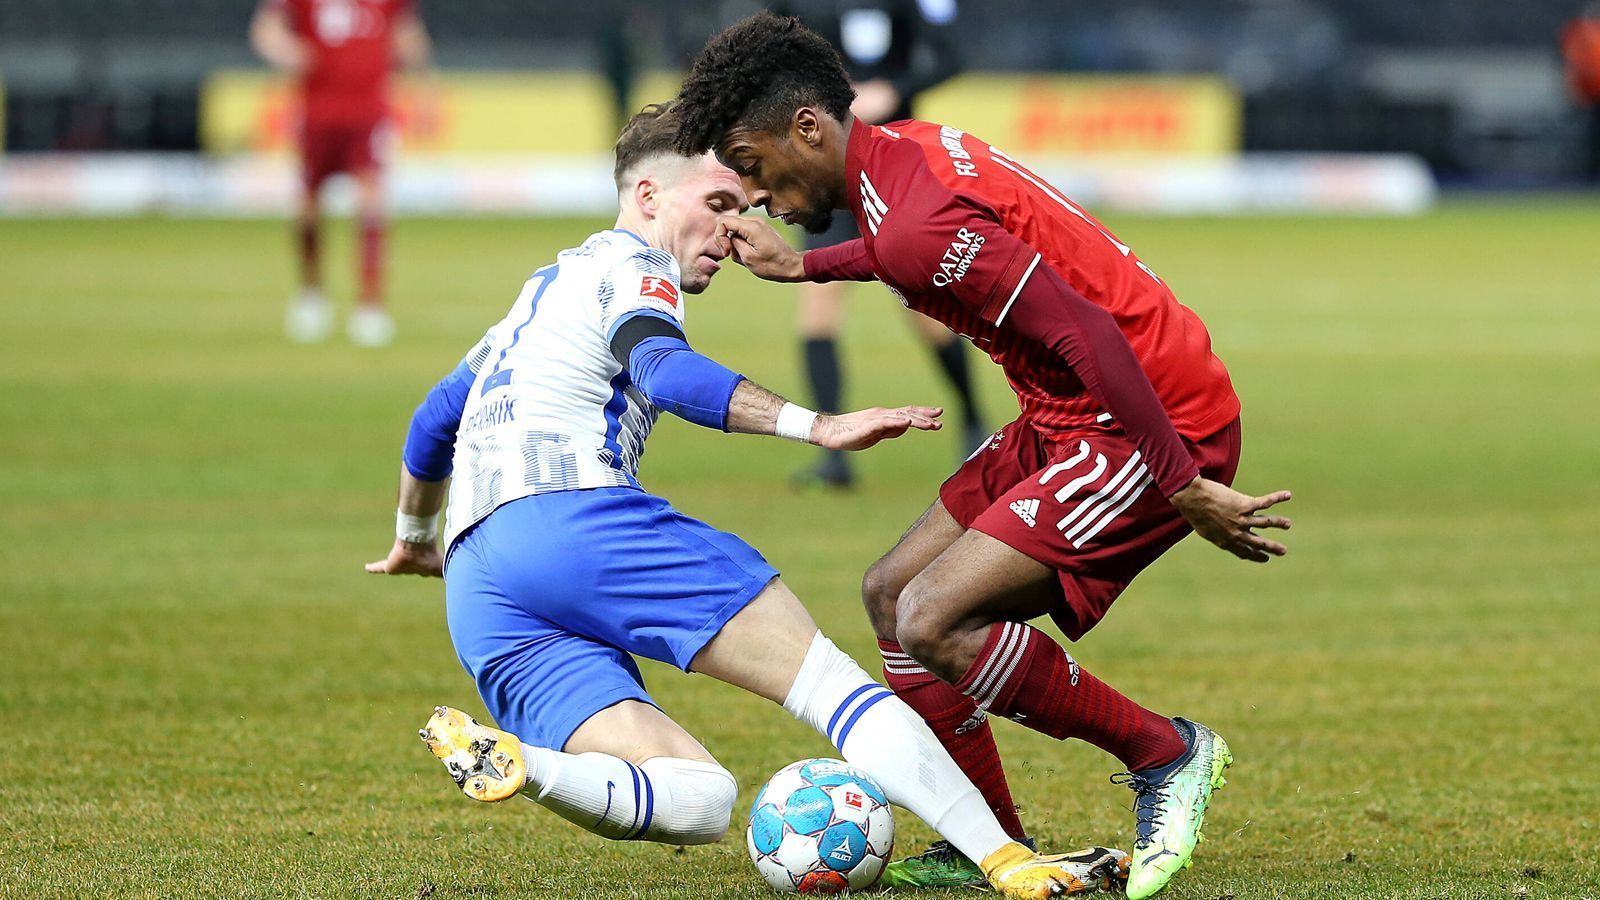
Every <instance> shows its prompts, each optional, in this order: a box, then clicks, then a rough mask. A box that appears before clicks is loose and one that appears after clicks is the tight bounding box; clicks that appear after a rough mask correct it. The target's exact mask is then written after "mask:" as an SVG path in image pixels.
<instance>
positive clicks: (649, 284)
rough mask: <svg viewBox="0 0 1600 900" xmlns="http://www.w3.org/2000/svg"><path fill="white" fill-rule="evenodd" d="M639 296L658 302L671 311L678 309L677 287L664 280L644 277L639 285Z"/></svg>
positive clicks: (650, 276)
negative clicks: (665, 305)
mask: <svg viewBox="0 0 1600 900" xmlns="http://www.w3.org/2000/svg"><path fill="white" fill-rule="evenodd" d="M639 296H640V297H648V298H650V299H652V300H660V301H661V302H663V303H665V304H667V305H668V306H670V307H672V308H673V309H677V308H678V286H677V285H675V284H673V283H672V282H671V281H670V280H668V279H666V278H660V277H657V276H655V275H646V276H644V278H643V280H642V281H641V283H640V285H639Z"/></svg>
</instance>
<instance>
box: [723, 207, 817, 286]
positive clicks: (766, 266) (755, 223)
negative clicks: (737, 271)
mask: <svg viewBox="0 0 1600 900" xmlns="http://www.w3.org/2000/svg"><path fill="white" fill-rule="evenodd" d="M716 240H717V243H718V244H720V245H721V246H722V249H724V250H726V251H728V256H729V257H730V258H732V259H733V261H734V262H736V263H738V264H739V265H741V266H744V267H745V268H746V269H749V270H750V272H751V274H753V275H755V276H756V277H757V278H760V279H762V280H763V281H805V280H806V267H805V264H804V263H802V262H801V261H800V254H799V253H798V252H796V251H795V249H794V248H793V247H791V246H789V242H788V241H786V240H784V239H783V236H782V235H780V234H778V232H777V229H775V228H773V227H772V225H771V223H769V222H764V221H762V220H761V219H748V218H745V217H744V216H738V215H733V214H731V213H730V214H727V215H724V216H720V217H718V219H717V233H716Z"/></svg>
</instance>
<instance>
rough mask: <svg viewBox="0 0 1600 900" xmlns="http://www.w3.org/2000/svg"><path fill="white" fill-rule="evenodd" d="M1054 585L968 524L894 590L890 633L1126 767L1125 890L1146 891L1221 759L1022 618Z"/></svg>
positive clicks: (997, 704)
mask: <svg viewBox="0 0 1600 900" xmlns="http://www.w3.org/2000/svg"><path fill="white" fill-rule="evenodd" d="M1059 590H1060V588H1059V575H1058V574H1057V573H1056V572H1055V570H1053V569H1051V568H1049V567H1048V566H1046V565H1044V564H1043V563H1040V562H1038V561H1037V560H1034V559H1032V558H1030V557H1028V556H1026V555H1025V554H1023V553H1021V552H1019V551H1017V550H1015V549H1013V548H1011V547H1009V546H1007V545H1006V544H1004V543H1002V542H1000V541H999V540H996V539H995V538H993V537H990V536H989V535H986V534H983V533H981V532H977V531H968V532H967V533H966V534H964V535H962V536H961V537H960V538H959V539H957V540H956V541H955V542H954V543H953V544H951V545H950V547H949V548H948V549H947V550H945V551H944V552H943V553H941V554H940V555H939V557H938V558H937V559H936V560H934V561H933V563H932V564H931V565H929V566H928V567H927V569H925V570H924V571H923V572H922V573H921V574H919V575H918V576H917V577H916V578H913V579H912V580H911V582H910V583H909V584H908V585H907V586H906V588H905V589H904V590H903V591H902V592H901V594H900V603H899V606H898V610H897V612H898V619H899V621H898V631H897V633H898V635H899V638H900V643H901V644H902V646H904V647H905V648H906V650H907V652H909V653H910V654H911V655H912V657H914V658H915V659H916V660H918V661H919V662H921V663H922V664H923V665H925V666H926V667H927V668H928V669H929V670H930V671H932V672H934V673H935V674H937V675H938V676H939V677H941V678H943V679H945V680H946V681H949V682H950V683H952V684H954V685H955V686H956V687H957V688H958V689H960V690H961V691H962V692H963V693H965V694H967V695H968V696H970V697H972V698H973V699H975V700H976V701H977V702H978V704H979V705H980V706H981V707H983V708H985V709H987V710H989V711H990V712H993V713H995V714H997V715H1002V716H1005V717H1007V718H1010V719H1014V720H1016V721H1018V722H1021V723H1022V724H1023V725H1026V726H1027V727H1029V728H1032V729H1034V730H1035V731H1040V732H1042V733H1044V734H1048V735H1050V736H1052V737H1055V738H1057V739H1066V738H1070V737H1076V738H1079V739H1081V740H1085V741H1088V742H1089V743H1092V744H1094V745H1095V746H1097V747H1100V748H1101V749H1103V750H1105V751H1107V752H1108V753H1111V754H1112V755H1113V756H1115V757H1117V758H1118V759H1119V760H1121V761H1122V763H1123V764H1124V765H1125V766H1127V768H1128V771H1129V775H1128V776H1127V777H1126V779H1125V780H1126V781H1127V783H1128V784H1129V786H1130V787H1132V788H1134V790H1135V791H1136V793H1137V798H1136V800H1135V808H1134V811H1135V816H1136V829H1137V839H1136V842H1135V850H1134V853H1135V855H1134V860H1133V867H1132V872H1131V874H1130V877H1129V887H1128V891H1129V896H1131V897H1135V898H1139V897H1148V896H1149V895H1151V894H1153V893H1155V892H1156V891H1158V890H1160V889H1161V888H1162V887H1164V886H1165V885H1166V883H1167V881H1168V880H1169V879H1170V878H1171V877H1172V876H1173V875H1174V874H1176V873H1177V871H1179V870H1180V869H1182V868H1185V867H1187V866H1188V864H1189V862H1190V860H1191V857H1192V855H1193V852H1194V847H1195V845H1196V844H1197V843H1199V841H1200V839H1201V835H1200V829H1201V826H1202V825H1203V823H1204V817H1205V809H1206V805H1207V803H1208V802H1209V801H1210V798H1211V794H1212V792H1213V791H1214V790H1215V789H1216V788H1219V787H1221V786H1222V784H1223V783H1224V782H1225V779H1224V778H1223V770H1224V769H1226V768H1227V766H1228V765H1229V764H1231V762H1232V756H1231V755H1230V753H1229V751H1228V747H1227V743H1226V742H1225V741H1223V740H1222V739H1221V737H1219V736H1217V735H1216V734H1215V733H1213V732H1212V731H1211V730H1210V729H1209V728H1206V727H1205V726H1204V725H1199V724H1197V723H1193V722H1190V721H1188V720H1185V719H1168V718H1166V717H1164V716H1161V715H1158V714H1156V713H1154V712H1151V711H1150V710H1148V709H1146V708H1144V707H1142V706H1140V705H1138V704H1137V703H1134V702H1133V701H1131V700H1129V699H1128V698H1127V697H1125V696H1123V695H1122V694H1120V693H1118V692H1117V691H1116V690H1114V689H1113V688H1111V687H1110V686H1109V685H1107V684H1105V683H1104V682H1102V681H1100V680H1099V679H1098V678H1096V677H1095V676H1094V675H1092V674H1090V673H1089V672H1087V671H1086V670H1084V669H1083V668H1082V667H1081V666H1079V665H1078V663H1077V662H1076V661H1075V660H1073V658H1072V657H1071V656H1070V655H1069V654H1068V653H1067V652H1066V651H1065V650H1064V649H1063V648H1062V647H1061V646H1060V645H1059V644H1057V643H1056V642H1055V641H1053V640H1051V639H1050V637H1049V636H1047V635H1046V634H1044V632H1041V631H1038V630H1037V629H1034V628H1032V627H1030V626H1028V625H1026V624H1023V623H1025V622H1027V621H1028V620H1030V619H1033V618H1036V617H1038V616H1040V615H1043V614H1045V613H1047V612H1049V611H1050V609H1051V608H1052V607H1053V605H1054V604H1056V603H1059V602H1060V600H1059Z"/></svg>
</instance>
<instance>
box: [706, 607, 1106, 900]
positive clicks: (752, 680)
mask: <svg viewBox="0 0 1600 900" xmlns="http://www.w3.org/2000/svg"><path fill="white" fill-rule="evenodd" d="M690 668H691V669H692V670H693V671H695V672H700V673H702V674H706V675H710V676H712V677H714V678H717V679H719V680H721V681H725V682H728V683H729V684H733V685H736V686H738V687H742V688H745V689H746V690H749V691H751V692H753V693H755V694H757V695H759V696H762V697H766V698H767V699H769V700H772V701H774V702H777V703H782V704H783V706H784V708H785V709H787V710H788V711H789V712H790V713H792V714H793V715H794V716H795V717H796V718H798V719H800V720H801V721H803V722H805V723H807V724H808V725H811V726H812V727H814V728H816V729H817V730H818V731H819V732H821V733H823V734H825V735H827V737H828V739H829V740H830V741H832V742H833V744H834V746H835V747H837V748H839V752H840V754H841V755H842V756H843V757H844V759H845V760H846V761H847V762H849V763H851V764H852V765H855V766H857V767H859V768H861V769H862V770H863V771H865V772H866V773H867V774H869V775H871V776H872V777H873V778H874V779H875V780H877V781H878V782H879V784H881V785H882V787H883V788H884V791H885V793H887V794H888V796H889V799H890V801H891V802H893V803H895V804H896V805H899V806H903V807H905V808H906V809H909V810H911V811H912V812H913V813H915V814H916V815H918V816H920V817H921V818H922V819H923V820H924V821H926V822H927V823H928V824H929V825H931V826H932V827H933V828H934V830H935V831H938V832H939V833H940V834H942V835H943V836H944V837H945V838H946V839H948V840H949V841H950V842H951V843H952V844H953V845H955V847H956V848H957V849H958V850H960V851H961V852H962V853H963V854H965V855H966V856H968V857H969V858H972V859H977V860H980V861H981V866H982V869H983V872H984V873H985V875H986V876H987V880H988V882H989V883H990V884H991V885H992V886H994V887H995V888H996V889H997V890H999V891H1000V892H1001V893H1002V895H1004V896H1007V897H1049V896H1056V895H1060V894H1069V893H1083V892H1087V891H1090V890H1099V889H1102V888H1107V887H1111V886H1113V885H1114V884H1118V883H1120V878H1121V876H1122V874H1123V873H1124V872H1125V866H1126V860H1127V856H1126V854H1123V853H1121V852H1119V851H1114V850H1106V849H1104V848H1091V850H1088V851H1083V852H1081V853H1079V854H1073V855H1070V856H1041V855H1039V854H1036V853H1034V852H1033V851H1032V850H1030V849H1029V848H1027V847H1025V846H1023V845H1022V844H1020V843H1017V842H1016V841H1014V840H1012V839H1011V838H1010V837H1009V836H1008V835H1007V834H1006V833H1005V830H1004V829H1003V828H1001V826H1000V823H999V822H998V821H997V820H996V819H995V817H994V816H993V814H992V813H990V811H989V809H988V807H987V805H986V804H985V802H984V799H983V795H982V794H980V793H979V792H978V789H977V788H976V787H974V786H973V784H972V782H971V781H970V780H969V779H968V778H967V777H966V776H965V775H964V774H963V773H962V772H961V769H960V768H959V767H958V766H957V765H956V764H955V762H954V761H953V760H952V759H950V757H949V755H948V754H947V753H945V751H944V750H943V748H942V747H941V746H940V745H939V742H938V739H937V738H936V737H934V735H933V734H932V732H930V731H929V730H928V727H927V725H926V724H924V723H923V721H922V719H921V718H920V717H918V716H917V714H916V713H915V712H914V711H913V710H912V709H911V708H910V707H908V706H906V705H905V704H904V703H903V702H901V701H900V700H899V699H898V698H897V697H896V696H895V695H894V694H892V693H890V692H889V691H886V690H884V689H883V688H882V687H880V686H878V684H877V683H876V682H874V681H873V680H872V679H871V678H869V677H868V676H867V674H866V673H865V672H864V671H862V670H861V667H860V666H858V665H856V663H855V662H854V661H853V660H851V659H850V657H848V656H846V655H844V654H843V653H841V652H839V650H838V649H837V648H836V647H834V646H833V643H832V642H831V641H829V640H828V639H827V638H825V637H823V636H822V634H821V632H819V631H818V630H817V627H816V623H815V622H814V621H813V620H812V619H811V615H810V614H809V613H808V612H807V611H806V609H805V607H804V606H802V605H801V603H800V601H799V600H798V599H797V598H796V597H795V596H794V594H793V593H792V592H791V591H790V590H789V589H788V587H786V586H785V585H784V584H783V582H782V581H780V580H777V579H774V580H773V581H772V582H771V583H769V584H768V585H767V588H766V590H764V591H763V592H762V593H761V594H760V595H759V596H758V597H756V599H754V600H752V601H751V602H750V604H749V605H748V606H747V607H745V609H744V610H743V611H741V612H740V613H739V614H738V615H736V616H734V617H733V618H732V619H731V620H729V621H728V623H727V624H726V625H724V626H723V628H722V630H721V631H720V632H719V633H718V635H717V637H715V638H714V639H712V641H711V642H710V643H709V644H707V645H706V647H705V648H704V649H703V650H701V651H700V653H699V654H698V655H697V656H696V657H695V659H694V661H693V663H692V664H691V666H690Z"/></svg>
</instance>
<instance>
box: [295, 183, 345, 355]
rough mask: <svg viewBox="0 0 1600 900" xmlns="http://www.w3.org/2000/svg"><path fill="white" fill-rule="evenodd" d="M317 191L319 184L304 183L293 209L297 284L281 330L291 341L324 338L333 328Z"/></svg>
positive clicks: (309, 340)
mask: <svg viewBox="0 0 1600 900" xmlns="http://www.w3.org/2000/svg"><path fill="white" fill-rule="evenodd" d="M320 194H321V191H320V185H316V184H310V183H303V184H302V186H301V190H300V195H299V199H298V201H297V208H296V210H295V225H294V228H295V259H296V263H297V265H298V268H299V275H300V287H299V290H298V291H297V292H296V293H295V296H294V297H293V298H292V299H290V301H289V309H288V312H287V313H286V314H285V316H284V331H285V332H286V333H287V334H288V335H289V339H290V340H292V341H294V342H296V343H300V344H309V343H315V342H317V341H320V340H323V339H325V338H327V336H328V333H329V332H330V331H332V330H333V310H332V308H331V307H329V305H328V298H327V296H326V295H324V294H323V292H322V248H321V233H322V214H321V211H320V209H319V208H318V198H319V196H320Z"/></svg>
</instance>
